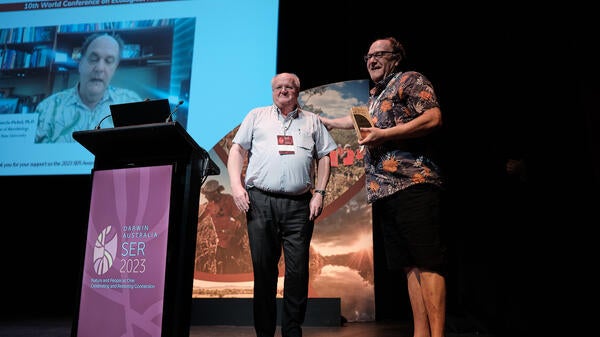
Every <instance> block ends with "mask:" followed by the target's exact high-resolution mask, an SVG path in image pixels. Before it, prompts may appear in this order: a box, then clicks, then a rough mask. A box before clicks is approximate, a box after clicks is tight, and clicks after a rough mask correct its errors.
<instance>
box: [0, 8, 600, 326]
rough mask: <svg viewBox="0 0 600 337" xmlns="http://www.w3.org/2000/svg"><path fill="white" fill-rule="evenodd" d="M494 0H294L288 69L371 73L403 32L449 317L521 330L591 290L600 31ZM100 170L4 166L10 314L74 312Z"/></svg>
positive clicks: (391, 312)
mask: <svg viewBox="0 0 600 337" xmlns="http://www.w3.org/2000/svg"><path fill="white" fill-rule="evenodd" d="M486 6H487V7H486V8H485V9H484V8H479V7H477V6H476V5H470V6H468V7H467V6H466V5H464V6H462V5H459V4H446V5H443V6H442V7H439V5H437V4H432V3H422V4H413V3H408V4H405V3H403V2H398V1H395V2H385V1H359V2H347V1H320V2H319V1H316V0H307V1H287V0H282V1H281V3H280V21H279V37H278V38H279V45H278V66H277V72H284V71H285V72H294V73H296V74H298V75H299V76H300V78H301V80H302V87H303V89H308V88H312V87H316V86H320V85H325V84H330V83H334V82H340V81H348V80H356V79H368V73H367V71H366V66H365V64H364V62H363V60H362V56H363V55H364V54H365V53H366V52H367V50H368V48H369V45H370V43H371V42H372V41H373V40H374V39H375V38H379V37H386V36H395V37H397V38H398V39H399V40H400V41H401V42H402V43H403V44H404V46H405V48H406V50H407V60H406V61H407V62H406V63H405V65H404V66H405V67H404V68H405V70H409V69H410V70H417V71H420V72H422V73H423V74H425V75H426V76H427V77H428V78H429V79H430V80H431V81H432V83H433V85H434V87H435V89H436V91H437V94H438V96H439V99H440V102H441V105H442V112H443V115H444V129H443V134H442V135H443V139H444V142H443V150H444V151H443V157H442V164H443V166H444V168H445V170H446V173H447V189H446V197H447V198H446V199H445V200H446V204H445V206H446V207H445V228H446V233H447V238H448V243H449V248H450V251H449V252H450V255H449V258H450V259H449V262H450V263H449V267H450V268H449V271H448V277H447V282H448V327H449V329H450V330H453V331H481V332H493V333H498V334H504V333H507V332H509V331H510V334H511V335H515V336H516V335H520V334H525V333H531V332H534V331H539V329H540V325H545V326H550V325H552V326H554V325H557V324H560V322H565V320H566V318H565V317H568V316H570V315H569V312H572V311H573V309H572V307H570V306H569V303H570V301H571V300H570V298H579V297H581V296H582V295H579V294H573V292H576V290H579V287H578V286H579V284H578V283H573V281H570V278H569V277H568V276H569V274H570V271H573V270H574V269H575V268H576V267H577V266H578V265H577V264H576V262H582V261H583V259H582V257H585V255H582V254H586V253H588V249H587V247H591V246H587V242H588V240H586V238H589V237H590V236H591V235H589V233H591V232H590V231H591V230H592V228H593V227H592V226H593V225H594V224H596V225H597V223H598V220H597V215H596V213H597V210H595V209H594V207H596V208H597V206H598V205H599V203H598V196H597V195H596V193H597V191H598V183H599V181H600V169H599V166H600V165H599V162H600V155H599V153H600V151H599V146H598V143H599V141H598V118H599V117H598V111H597V110H598V109H597V107H596V105H595V103H596V102H595V100H596V99H595V98H596V97H597V94H596V92H597V89H598V87H599V85H598V83H597V80H596V79H597V78H598V77H597V75H598V73H597V69H596V67H595V64H593V61H596V60H597V59H598V58H597V56H598V54H597V53H596V52H595V51H593V49H595V48H594V46H593V44H592V42H594V43H595V42H596V41H597V37H594V34H596V33H595V32H593V31H592V30H591V27H592V23H591V22H592V21H591V20H587V15H586V13H589V12H591V11H590V10H589V9H587V10H586V9H585V8H582V7H576V6H575V5H572V8H565V7H564V6H565V5H563V7H561V8H549V7H548V6H546V7H544V8H537V7H535V8H530V9H527V10H525V9H524V8H522V7H521V6H520V5H516V4H510V3H509V2H502V3H497V4H488V5H486ZM325 7H326V8H325ZM224 43H235V41H224ZM244 52H246V51H240V55H243V54H244ZM218 56H219V52H218V50H215V51H214V55H213V57H218ZM223 76H231V78H233V79H235V74H228V73H226V70H225V69H224V73H223ZM235 87H236V88H237V90H243V87H244V84H243V83H238V85H237V86H235ZM223 90H231V88H223ZM232 95H235V91H232ZM224 103H225V102H224ZM512 156H520V157H522V158H526V162H527V165H528V181H527V183H522V182H519V181H517V180H515V179H512V178H510V177H508V176H507V175H506V174H505V171H504V164H505V161H506V159H507V158H509V157H512ZM90 183H91V180H90V176H88V175H73V176H21V177H0V184H1V185H0V186H2V198H1V201H0V202H1V205H2V211H3V215H4V217H3V221H2V224H3V229H4V230H3V235H2V247H3V248H2V249H1V251H0V253H1V255H0V256H2V258H3V259H2V261H3V262H4V263H3V265H2V270H3V272H2V276H1V279H2V288H1V289H2V291H3V292H4V295H3V298H2V301H1V303H2V304H0V316H1V317H3V318H5V319H11V318H13V317H53V316H60V317H62V316H71V315H72V314H73V310H74V305H75V302H76V298H77V291H78V287H79V280H78V275H79V274H78V273H79V266H80V262H81V258H82V254H83V250H82V247H81V242H83V241H84V240H83V239H84V227H85V224H86V223H87V216H88V208H89V194H90ZM374 240H375V258H376V261H375V263H376V306H377V318H378V320H406V321H410V307H409V306H408V299H407V295H406V284H405V281H404V277H403V276H402V275H392V274H390V273H388V272H387V271H386V270H385V268H384V267H383V265H382V262H381V249H380V248H379V247H380V244H381V242H380V238H379V237H378V236H377V235H376V234H375V237H374ZM573 255H575V256H576V257H577V258H575V259H574V258H573V257H574V256H573Z"/></svg>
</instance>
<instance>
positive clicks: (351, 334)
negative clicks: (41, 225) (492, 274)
mask: <svg viewBox="0 0 600 337" xmlns="http://www.w3.org/2000/svg"><path fill="white" fill-rule="evenodd" d="M303 335H304V337H329V336H332V337H412V333H411V328H410V325H409V324H408V323H399V322H387V323H382V322H365V323H344V324H343V326H339V327H315V326H306V327H304V328H303ZM70 336H71V322H70V321H69V320H57V319H52V320H43V319H41V320H31V321H29V320H22V321H16V322H9V321H5V322H0V337H70ZM254 336H255V333H254V328H253V327H251V326H224V325H194V326H192V327H191V328H190V335H189V337H254ZM280 336H281V332H280V330H279V327H278V328H277V333H276V337H280ZM446 337H493V336H492V335H488V334H485V333H481V332H477V331H474V332H465V333H447V334H446Z"/></svg>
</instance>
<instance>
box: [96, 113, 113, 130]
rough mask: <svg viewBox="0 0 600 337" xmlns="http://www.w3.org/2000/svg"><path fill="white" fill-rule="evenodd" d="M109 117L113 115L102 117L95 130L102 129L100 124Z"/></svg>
mask: <svg viewBox="0 0 600 337" xmlns="http://www.w3.org/2000/svg"><path fill="white" fill-rule="evenodd" d="M108 117H112V115H106V116H104V117H102V119H101V120H100V122H98V125H96V127H95V128H94V130H100V125H101V124H102V122H104V120H105V119H107V118H108Z"/></svg>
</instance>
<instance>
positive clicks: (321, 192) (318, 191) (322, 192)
mask: <svg viewBox="0 0 600 337" xmlns="http://www.w3.org/2000/svg"><path fill="white" fill-rule="evenodd" d="M315 193H319V194H320V195H322V196H323V197H324V196H325V190H315Z"/></svg>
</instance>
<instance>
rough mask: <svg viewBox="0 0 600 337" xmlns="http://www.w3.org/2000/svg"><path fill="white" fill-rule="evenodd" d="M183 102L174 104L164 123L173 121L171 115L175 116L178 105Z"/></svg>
mask: <svg viewBox="0 0 600 337" xmlns="http://www.w3.org/2000/svg"><path fill="white" fill-rule="evenodd" d="M182 104H183V100H181V101H179V102H177V105H176V106H175V109H173V111H171V113H170V114H169V117H167V119H166V120H165V123H169V122H172V121H173V116H175V113H176V112H177V110H179V107H180V106H181V105H182Z"/></svg>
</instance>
